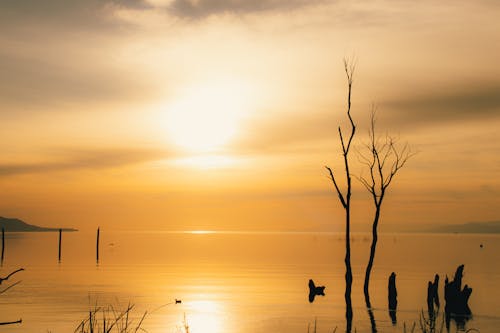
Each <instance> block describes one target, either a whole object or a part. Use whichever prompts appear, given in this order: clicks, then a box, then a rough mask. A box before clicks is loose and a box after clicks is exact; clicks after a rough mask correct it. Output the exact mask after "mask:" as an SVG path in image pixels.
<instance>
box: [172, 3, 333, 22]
mask: <svg viewBox="0 0 500 333" xmlns="http://www.w3.org/2000/svg"><path fill="white" fill-rule="evenodd" d="M320 2H324V1H321V0H314V1H307V0H255V1H247V0H199V1H193V0H174V1H172V3H171V4H170V5H169V7H168V11H169V12H170V13H172V14H174V15H177V16H180V17H189V18H203V17H207V16H210V15H216V14H249V13H261V12H272V11H288V10H293V9H297V8H301V7H305V6H310V5H314V4H317V3H320Z"/></svg>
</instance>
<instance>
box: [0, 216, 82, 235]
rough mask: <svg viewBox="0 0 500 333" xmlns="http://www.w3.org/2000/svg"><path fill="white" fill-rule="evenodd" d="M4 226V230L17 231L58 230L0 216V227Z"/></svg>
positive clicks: (66, 229) (69, 229) (68, 229)
mask: <svg viewBox="0 0 500 333" xmlns="http://www.w3.org/2000/svg"><path fill="white" fill-rule="evenodd" d="M1 228H4V229H5V231H6V232H9V231H10V232H19V231H30V232H33V231H58V230H59V229H58V228H44V227H39V226H36V225H32V224H28V223H26V222H24V221H21V220H19V219H13V218H7V217H1V216H0V229H1ZM62 230H63V231H77V230H76V229H72V228H63V229H62Z"/></svg>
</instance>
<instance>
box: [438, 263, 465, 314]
mask: <svg viewBox="0 0 500 333" xmlns="http://www.w3.org/2000/svg"><path fill="white" fill-rule="evenodd" d="M463 273H464V265H460V266H458V268H457V271H456V272H455V277H454V278H453V280H452V281H451V282H448V277H446V280H445V282H444V299H445V302H446V305H445V308H444V309H445V311H446V313H448V314H455V315H459V316H468V315H470V314H471V310H470V308H469V305H468V301H469V297H470V295H471V293H472V288H469V286H467V285H465V286H464V288H463V289H462V277H463Z"/></svg>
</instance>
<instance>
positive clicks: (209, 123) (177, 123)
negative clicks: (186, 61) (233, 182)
mask: <svg viewBox="0 0 500 333" xmlns="http://www.w3.org/2000/svg"><path fill="white" fill-rule="evenodd" d="M249 95H250V94H249V87H248V85H246V84H245V83H244V82H241V81H236V80H211V81H209V82H205V83H202V84H197V85H194V86H190V87H189V88H188V89H187V90H186V91H185V92H184V93H183V94H181V95H180V96H179V97H178V98H177V99H176V100H175V101H174V102H173V103H171V104H170V105H169V106H168V109H167V120H166V121H167V130H168V134H169V136H170V139H171V140H172V141H173V142H174V143H175V144H176V145H177V146H178V147H180V148H182V149H183V150H185V151H186V152H189V153H197V154H199V153H211V152H217V151H218V150H219V149H221V148H222V147H223V146H224V145H225V144H227V143H229V142H230V140H231V139H232V138H234V137H235V135H236V134H237V132H238V130H239V128H238V127H239V124H240V122H241V120H242V118H243V117H244V116H245V115H246V114H247V113H248V111H249V104H250V96H249Z"/></svg>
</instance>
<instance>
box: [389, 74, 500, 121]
mask: <svg viewBox="0 0 500 333" xmlns="http://www.w3.org/2000/svg"><path fill="white" fill-rule="evenodd" d="M450 84H452V83H450ZM380 109H382V112H383V113H387V115H388V117H387V119H388V120H390V121H391V122H395V123H398V124H411V125H412V126H415V125H416V126H419V125H424V124H425V125H427V124H440V123H442V122H451V121H454V122H455V121H464V120H471V121H472V120H484V119H498V118H500V112H499V111H500V82H499V83H497V84H488V83H482V82H475V83H474V86H473V87H470V88H469V89H462V88H457V87H452V88H451V90H448V91H433V92H430V93H426V94H421V95H417V96H415V95H412V96H408V97H403V98H401V99H399V100H396V99H392V100H391V99H389V100H386V101H385V102H383V103H381V105H380ZM385 109H386V110H387V111H384V110H385Z"/></svg>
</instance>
